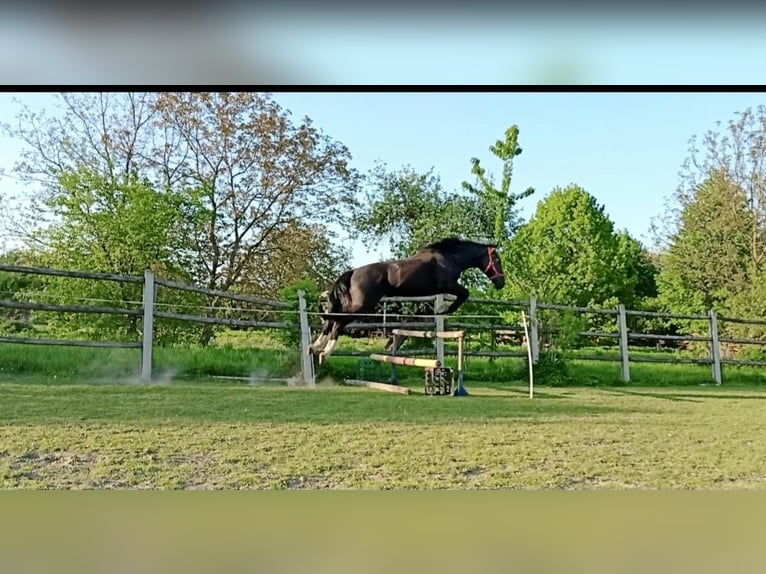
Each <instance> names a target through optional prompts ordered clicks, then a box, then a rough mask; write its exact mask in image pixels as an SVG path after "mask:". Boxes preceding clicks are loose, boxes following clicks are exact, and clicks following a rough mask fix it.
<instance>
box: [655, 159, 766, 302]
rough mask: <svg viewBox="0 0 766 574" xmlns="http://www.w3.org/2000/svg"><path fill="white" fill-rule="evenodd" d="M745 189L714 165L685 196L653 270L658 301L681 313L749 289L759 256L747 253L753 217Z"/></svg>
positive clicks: (723, 299)
mask: <svg viewBox="0 0 766 574" xmlns="http://www.w3.org/2000/svg"><path fill="white" fill-rule="evenodd" d="M748 203H749V199H748V195H747V194H746V193H745V191H744V190H743V189H742V188H741V187H740V186H739V185H738V184H737V183H735V182H734V181H733V180H732V178H731V177H730V176H729V174H728V173H727V172H726V171H722V170H717V171H715V172H713V173H712V174H711V176H710V177H709V178H708V179H707V180H705V181H703V182H702V183H701V184H700V185H699V186H698V187H697V188H696V189H695V191H694V193H693V195H691V196H689V197H688V198H687V201H686V202H685V205H684V207H683V209H682V211H681V214H680V222H679V224H680V227H679V229H678V231H677V232H676V233H675V234H673V235H672V236H671V237H670V247H669V249H668V250H667V252H666V253H665V255H664V257H663V264H662V271H661V273H660V275H659V278H658V282H659V289H660V296H661V300H662V301H663V302H664V303H665V304H666V306H667V308H669V309H670V310H672V311H676V312H681V313H705V312H707V310H708V309H711V308H713V307H717V308H719V309H722V308H723V309H726V308H727V307H728V304H729V301H730V299H731V298H732V297H733V296H734V295H735V294H737V293H739V292H741V291H744V290H747V289H748V288H749V285H750V282H751V279H752V277H753V276H754V275H755V274H756V273H757V269H756V265H757V262H758V259H759V257H758V256H757V255H755V256H754V254H753V252H752V247H753V245H752V243H751V240H752V238H753V235H752V233H753V229H754V227H755V219H756V216H755V214H754V213H753V211H751V210H750V209H749V206H748Z"/></svg>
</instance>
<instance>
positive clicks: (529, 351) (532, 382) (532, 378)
mask: <svg viewBox="0 0 766 574" xmlns="http://www.w3.org/2000/svg"><path fill="white" fill-rule="evenodd" d="M521 322H522V323H524V335H525V336H526V338H527V357H529V398H530V399H531V398H533V397H534V395H535V374H534V368H533V367H534V365H533V364H532V342H531V341H530V340H529V330H528V329H527V316H526V315H525V314H524V311H522V312H521Z"/></svg>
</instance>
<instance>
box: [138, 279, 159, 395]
mask: <svg viewBox="0 0 766 574" xmlns="http://www.w3.org/2000/svg"><path fill="white" fill-rule="evenodd" d="M155 289H156V284H155V283H154V271H152V270H151V269H145V270H144V302H143V306H144V320H143V323H142V327H143V335H142V340H141V343H142V345H141V379H142V380H144V381H151V380H152V347H153V345H154V294H155Z"/></svg>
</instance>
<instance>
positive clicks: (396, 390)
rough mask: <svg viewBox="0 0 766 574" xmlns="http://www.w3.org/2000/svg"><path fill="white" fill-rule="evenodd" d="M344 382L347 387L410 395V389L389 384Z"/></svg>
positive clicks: (352, 380) (348, 380)
mask: <svg viewBox="0 0 766 574" xmlns="http://www.w3.org/2000/svg"><path fill="white" fill-rule="evenodd" d="M344 382H345V384H347V385H354V386H356V387H367V388H368V389H375V390H378V391H388V392H389V393H399V394H400V395H409V394H410V389H409V388H408V387H400V386H397V385H389V384H387V383H376V382H374V381H360V380H358V379H346V380H345V381H344Z"/></svg>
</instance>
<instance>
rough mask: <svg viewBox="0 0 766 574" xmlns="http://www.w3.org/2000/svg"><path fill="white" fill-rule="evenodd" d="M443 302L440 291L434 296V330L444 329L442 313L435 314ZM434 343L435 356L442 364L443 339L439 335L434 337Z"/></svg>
mask: <svg viewBox="0 0 766 574" xmlns="http://www.w3.org/2000/svg"><path fill="white" fill-rule="evenodd" d="M443 304H444V295H442V294H441V293H440V294H438V295H437V296H436V297H435V298H434V315H435V317H434V318H435V322H436V329H435V330H436V331H444V315H436V312H437V311H438V310H439V309H441V307H442V305H443ZM434 342H435V343H436V358H437V360H439V361H440V362H441V364H442V365H444V339H442V338H441V337H434Z"/></svg>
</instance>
